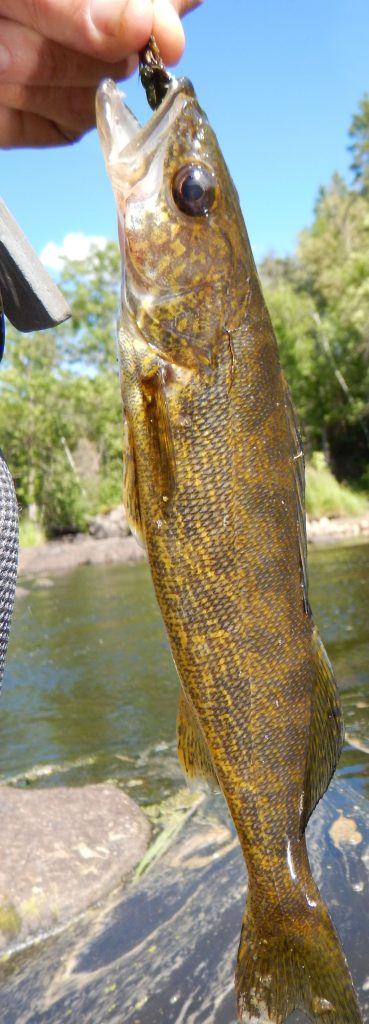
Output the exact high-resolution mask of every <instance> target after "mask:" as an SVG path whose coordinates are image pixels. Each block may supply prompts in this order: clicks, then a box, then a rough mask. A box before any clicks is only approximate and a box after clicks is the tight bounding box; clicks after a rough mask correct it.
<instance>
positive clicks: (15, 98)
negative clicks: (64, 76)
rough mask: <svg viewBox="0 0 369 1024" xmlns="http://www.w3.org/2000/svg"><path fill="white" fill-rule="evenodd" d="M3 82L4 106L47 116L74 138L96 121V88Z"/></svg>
mask: <svg viewBox="0 0 369 1024" xmlns="http://www.w3.org/2000/svg"><path fill="white" fill-rule="evenodd" d="M45 91H46V90H45V89H44V88H43V87H42V86H38V85H36V86H25V85H17V84H13V85H5V84H2V85H0V106H1V107H3V108H4V107H9V109H11V110H15V111H22V112H24V113H28V114H34V115H37V116H38V117H45V114H46V113H47V120H49V121H52V122H53V123H54V124H57V125H59V126H61V128H63V127H64V129H65V130H66V131H67V132H69V133H70V134H71V135H72V137H75V136H76V135H80V134H81V133H83V132H85V131H87V130H88V129H89V128H92V127H93V126H94V124H95V89H94V88H93V87H92V88H91V87H88V88H85V89H81V88H76V89H74V88H58V87H55V86H48V89H47V91H46V96H45Z"/></svg>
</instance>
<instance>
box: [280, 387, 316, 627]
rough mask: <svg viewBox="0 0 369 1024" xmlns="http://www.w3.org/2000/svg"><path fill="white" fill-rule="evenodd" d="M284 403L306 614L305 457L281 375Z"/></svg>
mask: <svg viewBox="0 0 369 1024" xmlns="http://www.w3.org/2000/svg"><path fill="white" fill-rule="evenodd" d="M283 389H284V404H285V409H286V413H287V419H288V424H289V428H290V436H291V444H292V458H293V465H294V476H295V491H296V516H297V534H298V540H299V548H300V564H301V586H302V592H303V601H304V608H305V611H306V613H307V614H308V615H310V614H311V609H310V604H309V596H308V572H307V537H306V516H305V458H304V452H303V447H302V439H301V434H300V428H299V424H298V421H297V416H296V412H295V409H294V405H293V401H292V395H291V392H290V389H289V387H288V384H287V381H286V380H285V378H284V377H283Z"/></svg>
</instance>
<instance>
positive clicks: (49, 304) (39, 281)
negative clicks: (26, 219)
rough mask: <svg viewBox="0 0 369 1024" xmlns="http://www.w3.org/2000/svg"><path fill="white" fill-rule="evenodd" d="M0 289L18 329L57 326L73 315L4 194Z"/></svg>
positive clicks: (0, 227)
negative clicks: (11, 211)
mask: <svg viewBox="0 0 369 1024" xmlns="http://www.w3.org/2000/svg"><path fill="white" fill-rule="evenodd" d="M0 292H1V296H2V301H3V310H4V313H5V315H6V316H7V317H8V320H10V321H11V323H12V324H14V327H16V328H17V329H18V331H25V332H27V331H39V330H42V329H43V328H45V327H55V325H56V324H60V323H62V322H63V320H67V319H68V317H69V316H70V315H71V312H70V309H69V306H68V304H67V303H66V301H65V299H64V296H63V295H62V293H61V291H60V290H59V288H57V286H56V284H54V281H53V280H52V279H51V277H50V276H49V274H48V273H47V270H45V267H44V266H43V265H42V263H41V261H40V260H39V258H38V256H36V253H35V252H34V250H33V249H32V246H31V245H30V243H29V241H28V239H27V238H26V236H25V235H24V234H23V231H21V229H20V227H19V226H18V224H17V222H16V221H15V220H14V217H12V215H11V213H10V212H9V210H8V208H7V207H6V206H5V203H4V202H3V200H2V199H1V198H0Z"/></svg>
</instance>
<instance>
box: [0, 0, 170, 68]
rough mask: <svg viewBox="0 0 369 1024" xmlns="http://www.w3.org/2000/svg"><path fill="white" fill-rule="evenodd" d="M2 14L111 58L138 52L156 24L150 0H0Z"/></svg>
mask: <svg viewBox="0 0 369 1024" xmlns="http://www.w3.org/2000/svg"><path fill="white" fill-rule="evenodd" d="M0 15H1V16H3V17H6V18H9V19H10V20H11V21H16V22H18V23H19V24H21V25H25V26H27V27H28V28H33V29H35V31H36V32H38V33H39V34H40V35H43V36H45V38H47V39H52V40H53V41H54V42H57V43H61V44H62V45H63V46H67V47H68V48H69V47H70V48H71V49H73V50H79V51H80V52H81V53H86V54H88V55H89V56H91V57H100V58H101V59H102V60H108V61H110V60H122V59H124V58H125V57H128V56H129V55H130V54H132V53H138V52H139V50H140V49H142V47H143V46H144V45H145V43H146V42H147V40H148V38H149V36H150V35H151V32H152V25H153V8H152V2H151V0H74V2H73V3H70V2H66V0H0Z"/></svg>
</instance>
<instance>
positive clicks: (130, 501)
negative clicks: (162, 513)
mask: <svg viewBox="0 0 369 1024" xmlns="http://www.w3.org/2000/svg"><path fill="white" fill-rule="evenodd" d="M123 504H124V507H125V510H126V516H127V523H128V526H129V527H130V529H131V530H132V533H134V535H135V537H136V538H137V540H138V541H139V543H140V544H141V545H143V546H144V547H145V531H144V526H143V522H142V516H141V509H140V496H139V490H138V481H137V465H136V454H135V446H134V440H133V430H132V427H131V425H130V423H129V422H128V420H126V421H125V423H124V440H123Z"/></svg>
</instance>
